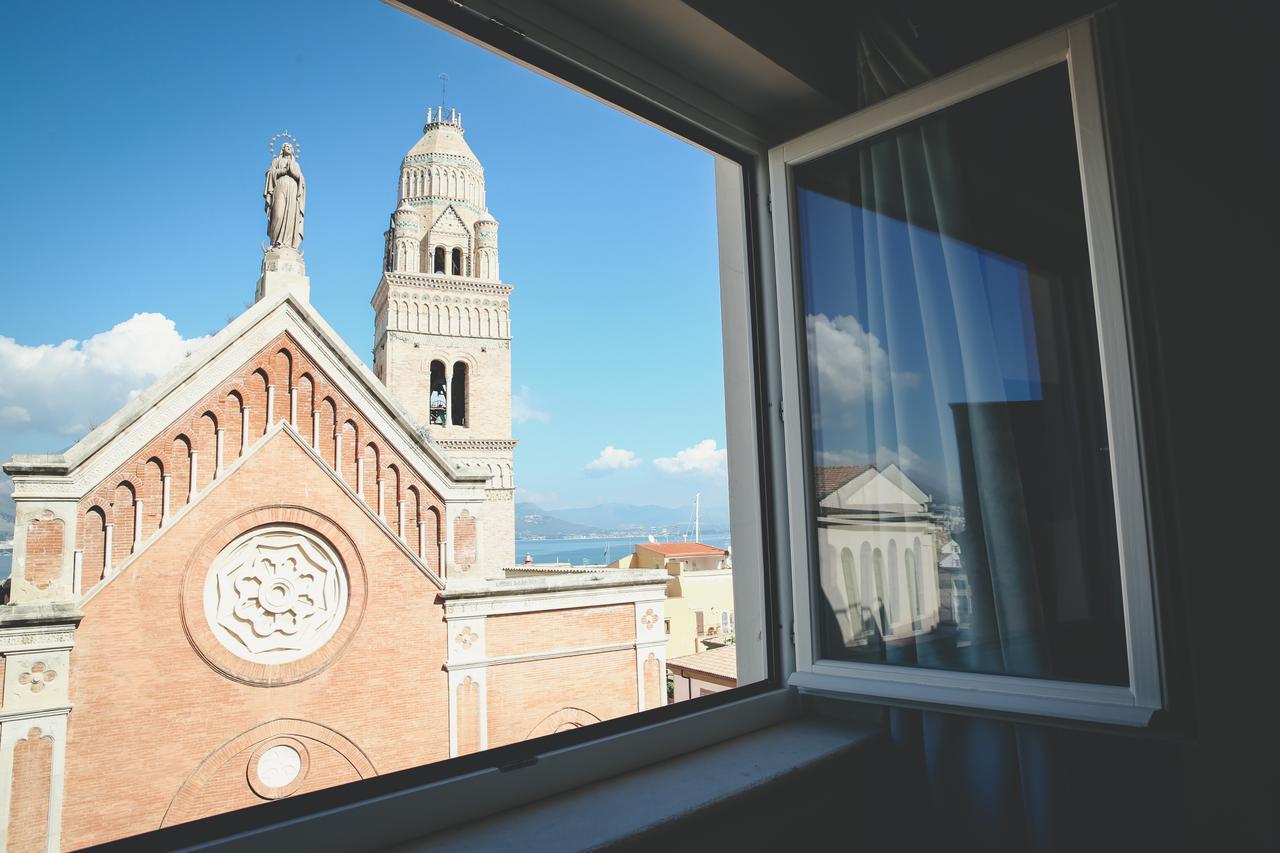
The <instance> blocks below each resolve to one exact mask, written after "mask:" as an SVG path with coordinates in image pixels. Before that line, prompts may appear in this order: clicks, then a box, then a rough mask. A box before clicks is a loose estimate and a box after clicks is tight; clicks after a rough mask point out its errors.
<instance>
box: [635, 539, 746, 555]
mask: <svg viewBox="0 0 1280 853" xmlns="http://www.w3.org/2000/svg"><path fill="white" fill-rule="evenodd" d="M636 547H637V548H643V549H644V550H646V551H653V552H654V553H656V554H661V555H662V556H664V557H709V556H717V557H727V556H729V552H728V551H726V550H725V549H723V548H717V547H715V546H714V545H703V544H702V543H701V542H640V543H638V544H637V545H636Z"/></svg>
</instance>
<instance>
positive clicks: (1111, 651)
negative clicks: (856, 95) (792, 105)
mask: <svg viewBox="0 0 1280 853" xmlns="http://www.w3.org/2000/svg"><path fill="white" fill-rule="evenodd" d="M903 73H908V74H909V73H910V72H909V71H904V72H903ZM1094 75H1095V72H1094V59H1093V55H1092V48H1091V36H1090V31H1089V28H1088V25H1087V24H1081V25H1074V26H1071V27H1069V28H1064V29H1061V30H1058V31H1056V32H1052V33H1050V34H1047V35H1045V36H1042V37H1040V38H1037V39H1035V40H1033V41H1031V42H1027V43H1025V44H1023V45H1021V46H1019V47H1016V48H1013V49H1011V50H1008V51H1006V52H1004V53H1001V54H998V55H996V56H993V57H991V58H989V59H986V60H983V61H981V62H978V63H976V64H974V65H972V66H969V67H967V68H965V69H962V70H960V71H958V72H955V73H953V74H950V75H947V76H944V77H941V78H938V79H934V80H930V81H917V80H911V79H904V80H902V81H899V82H900V84H901V85H900V88H901V89H902V90H903V91H902V94H899V95H897V96H895V97H890V98H888V99H886V100H883V101H881V102H880V103H878V104H876V105H874V106H872V107H869V108H867V109H865V110H862V111H860V112H858V113H855V114H853V115H850V116H848V117H846V118H844V119H841V120H839V121H836V122H834V123H832V124H830V125H828V126H826V127H823V128H821V129H819V130H816V131H813V132H811V133H808V134H806V135H804V136H802V137H799V138H797V139H793V140H791V141H789V142H787V143H785V144H783V145H781V146H779V147H777V148H775V149H773V150H772V151H771V153H770V168H771V176H772V181H771V184H772V197H773V210H774V227H775V241H776V248H777V255H776V257H777V259H778V263H777V273H778V280H779V290H780V294H781V295H780V303H781V311H780V314H781V316H782V323H781V325H782V336H783V339H784V343H783V347H782V352H783V357H784V360H786V359H788V356H790V357H791V358H790V364H784V375H783V382H784V389H785V394H786V402H785V409H786V411H789V412H791V411H794V412H799V413H800V417H798V418H789V419H788V421H787V425H786V444H787V457H788V469H789V486H790V510H791V519H790V523H791V535H792V548H793V555H794V561H795V565H796V566H797V567H801V566H803V567H806V569H805V570H800V569H797V570H796V571H795V573H794V575H793V581H794V586H795V601H796V622H797V631H796V641H797V642H796V645H797V648H796V653H797V672H796V673H795V675H794V676H793V677H792V683H793V684H796V685H798V686H800V687H802V688H805V689H817V690H822V691H829V692H837V693H846V694H852V695H860V696H868V697H880V698H887V699H898V700H910V701H923V702H930V703H939V704H947V705H962V706H968V707H975V708H987V709H998V710H1005V711H1016V712H1022V713H1034V714H1045V715H1052V716H1061V717H1070V718H1079V719H1089V720H1097V721H1107V722H1116V723H1127V724H1134V725H1142V724H1145V723H1146V722H1147V721H1148V719H1149V718H1150V716H1151V714H1152V712H1153V711H1154V710H1155V709H1157V708H1158V707H1160V705H1161V686H1160V684H1161V678H1160V670H1159V663H1158V659H1157V655H1156V637H1155V630H1154V620H1153V615H1152V614H1153V603H1152V591H1151V575H1150V572H1151V569H1150V564H1149V559H1148V551H1147V542H1146V539H1145V530H1146V524H1145V509H1144V501H1143V495H1142V484H1141V482H1140V479H1139V475H1138V473H1137V472H1138V461H1137V457H1138V448H1137V439H1136V431H1135V429H1134V401H1133V396H1132V389H1131V387H1130V382H1131V380H1130V369H1129V363H1128V356H1127V347H1126V330H1125V325H1124V311H1123V308H1122V305H1121V292H1120V281H1119V274H1118V261H1117V252H1116V242H1115V236H1114V233H1113V225H1112V222H1111V207H1110V204H1111V202H1110V198H1111V195H1110V185H1109V177H1108V172H1107V163H1106V159H1105V153H1104V152H1103V151H1102V150H1101V148H1100V146H1101V144H1102V143H1101V132H1100V117H1099V105H1098V92H1097V83H1096V79H1095V76H1094Z"/></svg>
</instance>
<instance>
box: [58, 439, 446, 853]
mask: <svg viewBox="0 0 1280 853" xmlns="http://www.w3.org/2000/svg"><path fill="white" fill-rule="evenodd" d="M275 504H298V505H303V506H307V507H309V508H310V509H311V510H313V511H314V512H316V513H320V514H322V515H325V516H327V517H328V518H330V519H336V520H338V522H339V523H340V524H341V526H342V527H343V529H344V530H345V531H346V534H347V535H348V536H349V537H350V540H351V541H352V542H354V543H355V547H356V548H358V550H359V553H360V556H361V558H362V560H363V564H364V566H365V569H366V572H367V574H368V589H367V599H366V605H365V608H364V615H363V621H362V622H361V623H360V625H359V628H358V630H356V631H355V633H354V634H353V635H352V637H351V640H350V643H349V644H348V645H347V647H346V648H345V649H344V651H343V652H342V654H341V655H340V656H338V657H337V658H336V659H335V660H334V661H333V662H332V663H331V664H330V665H329V666H328V668H326V669H324V670H322V671H321V672H319V673H318V674H316V675H314V676H313V677H310V678H308V679H306V680H304V681H301V682H298V683H296V684H290V685H287V686H276V687H258V686H249V685H247V684H243V683H241V682H238V681H233V680H231V679H229V678H227V677H226V676H224V675H222V674H221V673H219V672H217V671H215V670H214V669H213V668H211V667H210V666H209V665H208V664H206V663H205V662H204V660H203V659H202V658H200V657H199V656H198V655H197V654H196V652H195V651H194V649H193V648H192V646H191V644H190V642H189V641H188V639H187V635H186V633H185V630H184V625H183V622H182V615H181V612H180V608H179V607H177V606H176V605H177V602H178V601H179V600H180V589H181V587H182V579H183V575H184V572H185V571H186V567H187V563H188V561H189V560H190V559H191V555H192V554H193V553H195V552H197V551H198V550H199V548H200V543H201V542H202V541H204V540H205V538H206V537H207V536H209V535H210V534H211V533H212V532H213V531H216V530H218V529H219V528H221V527H222V526H223V525H224V524H226V523H227V522H228V520H229V519H233V518H235V517H236V516H238V515H240V514H241V513H243V512H244V511H245V510H247V509H250V508H253V507H257V506H263V505H275ZM200 570H201V571H203V568H201V569H200ZM436 593H437V589H436V587H435V586H434V584H432V583H431V582H430V581H429V580H428V578H427V577H426V576H425V575H423V574H422V572H421V571H419V570H418V569H417V568H416V567H414V566H413V565H412V564H411V563H410V562H409V560H408V557H406V556H405V555H404V554H403V553H402V552H401V551H400V550H399V548H398V547H396V546H395V544H394V543H393V541H392V540H391V539H390V538H389V537H387V536H386V534H385V533H384V532H383V531H382V529H381V528H379V527H378V526H377V525H376V524H375V522H373V521H372V520H371V519H369V518H368V516H366V515H365V514H364V513H362V512H358V511H355V507H354V503H353V500H352V498H351V497H349V496H348V494H347V493H346V492H344V491H342V490H341V489H340V487H339V486H338V485H337V484H336V483H334V482H333V481H332V480H331V479H330V478H329V476H328V475H327V474H326V473H325V472H324V471H323V470H321V468H320V467H319V466H318V465H317V464H316V462H315V461H314V458H313V457H312V456H310V455H309V454H308V453H307V452H306V451H305V450H304V449H302V448H301V447H299V446H298V445H297V444H296V443H295V442H294V440H293V439H292V438H291V437H289V436H288V435H286V434H280V435H278V436H276V438H275V439H273V441H272V443H271V444H270V445H269V446H267V447H265V448H263V449H262V450H261V451H260V452H259V453H258V454H257V455H255V456H254V457H253V458H251V459H249V460H247V461H246V462H245V464H244V465H243V467H241V468H240V469H238V470H237V471H236V473H234V474H232V475H230V476H228V478H227V480H226V482H224V483H222V484H221V485H220V486H219V487H218V488H217V489H216V490H214V491H213V492H211V493H209V494H208V495H207V496H205V498H204V499H202V501H201V503H200V504H198V505H197V506H195V507H194V508H193V509H192V510H191V511H190V512H189V513H188V514H187V515H186V516H185V517H184V518H182V519H181V520H180V521H176V522H174V523H173V524H172V526H171V527H169V528H168V529H167V530H166V531H165V533H164V535H163V536H161V537H160V538H159V539H158V540H157V541H156V542H155V543H154V544H153V545H152V546H151V547H150V548H148V550H147V551H145V552H143V553H142V554H141V555H140V556H139V557H138V559H136V560H135V561H134V563H133V564H132V567H131V568H130V569H129V571H128V572H127V573H126V574H125V575H123V576H121V577H119V578H117V579H116V580H114V581H113V582H112V583H111V584H109V585H108V586H107V587H105V588H104V589H103V590H102V591H101V592H100V593H99V594H98V595H96V596H95V597H94V598H93V599H91V600H90V601H88V602H87V603H86V604H85V605H84V612H85V617H84V621H83V622H82V623H81V625H80V628H79V630H78V631H77V632H76V646H75V649H74V650H73V652H72V671H73V672H74V673H75V677H74V678H72V679H71V684H70V688H71V701H72V703H73V704H74V705H75V709H76V712H75V713H74V714H73V715H72V718H71V720H70V722H69V725H70V730H69V735H68V745H67V762H66V784H65V801H64V808H63V827H64V830H63V841H64V844H65V845H66V846H67V847H69V848H70V847H80V846H84V845H88V844H92V843H96V842H101V841H106V840H108V839H112V838H119V837H122V836H126V835H131V834H134V833H137V832H140V831H143V830H148V829H154V828H156V827H158V826H159V825H160V822H161V820H162V818H163V817H164V814H165V812H166V810H167V809H168V808H169V805H170V803H171V801H172V800H173V799H174V796H175V794H177V792H178V791H179V789H180V788H181V787H182V785H183V783H184V781H185V780H186V779H187V778H188V777H189V776H190V775H191V774H192V772H193V771H194V770H195V769H196V768H197V767H198V766H199V765H201V763H202V762H204V761H205V759H206V758H207V757H209V756H210V755H211V754H212V753H213V752H215V751H216V750H217V749H218V748H219V747H220V746H222V745H224V744H226V743H227V742H228V741H229V740H231V739H233V738H235V737H236V736H238V735H240V734H241V733H243V732H244V731H245V730H246V729H249V728H250V727H252V726H254V725H257V724H259V723H262V722H264V721H267V720H273V719H276V718H280V717H289V718H293V719H297V720H305V721H309V722H312V723H315V724H317V725H321V726H324V727H326V728H329V729H332V730H333V731H335V732H337V733H339V734H341V735H342V736H343V737H345V738H348V739H349V740H350V741H351V742H353V743H354V744H356V745H357V746H358V747H359V749H360V750H362V751H363V753H364V754H366V755H367V756H368V758H369V760H370V761H371V762H372V764H373V766H375V767H376V768H377V770H378V772H387V771H389V770H397V769H402V768H405V767H410V766H415V765H418V764H423V763H427V762H431V761H437V760H440V759H443V758H445V757H447V756H448V733H449V726H448V692H447V691H448V685H447V680H446V676H445V673H444V672H443V671H442V669H441V665H442V663H443V661H444V660H445V655H446V650H445V636H444V632H443V631H439V632H428V631H424V630H422V626H423V625H427V624H442V620H443V614H442V611H441V605H440V604H439V603H438V601H437V596H436ZM193 618H203V614H195V615H194V616H193ZM122 733H130V734H129V736H127V737H126V736H124V735H122ZM243 769H244V768H243V767H241V768H240V771H238V772H239V779H240V780H241V783H243V784H247V782H246V781H245V776H244V773H243ZM230 772H231V771H228V773H230ZM242 793H243V792H242ZM245 796H248V795H245ZM233 800H234V798H233ZM233 800H228V802H229V803H230V802H232V801H233ZM236 802H239V801H236ZM231 807H232V806H231V805H228V808H231Z"/></svg>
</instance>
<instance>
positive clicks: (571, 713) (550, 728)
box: [524, 708, 600, 740]
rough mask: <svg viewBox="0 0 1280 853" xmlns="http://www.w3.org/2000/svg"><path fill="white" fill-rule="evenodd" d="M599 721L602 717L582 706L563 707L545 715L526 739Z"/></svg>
mask: <svg viewBox="0 0 1280 853" xmlns="http://www.w3.org/2000/svg"><path fill="white" fill-rule="evenodd" d="M598 722H600V718H599V717H597V716H596V715H595V714H593V713H591V712H590V711H584V710H582V709H581V708H561V709H560V710H559V711H556V712H555V713H554V714H549V715H548V716H546V717H544V718H543V720H542V722H540V723H538V724H537V725H536V726H534V727H533V728H532V729H531V730H530V731H529V734H527V735H525V738H524V739H525V740H530V739H532V738H535V737H542V736H543V735H549V734H554V733H555V732H562V731H564V730H566V729H578V728H582V727H583V726H589V725H591V724H592V723H598Z"/></svg>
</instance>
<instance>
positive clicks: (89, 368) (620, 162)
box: [0, 0, 726, 514]
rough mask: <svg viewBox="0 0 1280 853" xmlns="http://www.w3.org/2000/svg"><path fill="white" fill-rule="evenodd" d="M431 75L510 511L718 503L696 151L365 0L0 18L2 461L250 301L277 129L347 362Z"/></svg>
mask: <svg viewBox="0 0 1280 853" xmlns="http://www.w3.org/2000/svg"><path fill="white" fill-rule="evenodd" d="M161 10H162V11H161ZM441 72H447V73H448V74H449V76H450V82H449V99H448V100H449V101H450V103H451V104H452V105H453V106H455V107H457V108H458V109H460V110H461V111H462V113H463V116H464V125H465V128H466V132H467V139H468V141H469V142H470V144H471V146H472V148H473V149H474V150H475V152H476V154H477V156H478V157H479V158H480V159H481V161H482V162H483V163H484V165H485V170H486V185H487V191H488V201H489V206H490V210H491V212H492V213H493V214H494V215H495V217H496V218H497V219H498V220H499V222H500V223H501V227H502V231H501V251H502V260H501V263H502V272H503V277H504V279H505V280H506V281H508V283H511V284H514V285H515V286H516V290H515V292H514V294H513V297H512V331H513V335H514V342H513V348H512V363H513V386H514V387H513V392H514V393H515V394H516V395H517V410H518V411H520V412H521V413H522V418H521V420H519V421H518V422H517V423H516V424H515V433H516V437H517V438H518V439H520V441H521V445H520V448H519V450H518V451H517V469H516V480H517V485H518V486H519V487H520V489H521V495H520V497H521V498H523V499H533V500H536V501H539V502H541V503H543V505H544V506H546V507H548V508H554V507H558V506H581V505H589V504H592V503H595V502H600V501H624V502H632V503H658V504H665V505H680V504H684V503H686V502H691V501H692V498H693V494H694V492H695V491H701V492H702V493H703V501H704V506H706V507H707V509H708V512H709V513H711V514H714V513H715V512H716V511H717V509H718V508H722V507H723V506H724V504H725V502H726V496H725V492H726V488H725V479H724V475H723V447H724V440H725V438H724V407H723V379H722V364H721V350H720V346H721V336H720V325H719V324H720V317H719V295H718V285H717V282H718V272H717V258H716V242H715V214H714V180H713V170H712V158H711V155H709V154H707V153H706V152H704V151H702V150H700V149H697V148H694V147H693V146H691V145H688V144H687V143H684V142H682V141H680V140H677V139H675V138H673V137H671V136H669V135H667V134H665V133H663V132H661V131H658V130H655V129H653V128H651V127H648V126H646V125H644V124H642V123H641V122H639V121H636V120H634V119H632V118H630V117H628V116H626V115H623V114H621V113H619V112H617V111H615V110H613V109H611V108H609V107H606V106H603V105H601V104H598V103H597V102H595V101H592V100H590V99H588V98H586V97H584V96H582V95H579V94H577V93H574V92H572V91H570V90H568V89H566V88H564V87H562V86H561V85H559V84H557V83H555V82H552V81H549V80H546V79H544V78H542V77H540V76H538V75H536V74H533V73H531V72H529V71H526V70H525V69H523V68H520V67H518V66H516V65H514V64H512V63H510V62H507V61H506V60H504V59H501V58H499V57H497V56H494V55H492V54H490V53H488V52H486V51H484V50H482V49H480V48H477V47H474V46H472V45H470V44H468V43H466V42H464V41H462V40H460V39H457V38H455V37H453V36H450V35H448V34H447V33H444V32H443V31H440V30H437V29H435V28H434V27H432V26H430V25H428V24H425V23H423V22H421V21H419V20H417V19H415V18H412V17H410V16H407V15H405V14H404V13H401V12H399V11H397V10H395V9H392V8H390V7H388V6H385V5H383V4H382V3H378V2H374V0H367V2H294V0H280V1H279V2H272V3H258V2H245V1H244V0H237V2H227V3H221V4H198V5H195V4H193V5H191V6H187V5H184V4H169V5H165V6H157V5H156V4H154V3H132V2H117V3H111V4H89V3H81V2H46V3H13V4H4V6H3V8H0V75H2V78H3V79H4V80H5V81H6V85H5V86H4V87H2V88H0V110H2V111H3V115H4V116H5V125H6V128H7V132H6V133H5V134H4V135H3V137H0V146H2V147H0V151H2V152H3V156H0V184H2V185H3V186H4V187H5V193H4V198H3V201H2V202H0V458H7V457H8V456H9V455H10V454H12V453H27V452H44V451H50V450H61V449H63V448H65V447H66V446H68V445H70V444H71V443H72V442H73V441H74V440H75V439H76V438H78V437H79V436H78V435H77V434H76V432H77V430H80V429H83V428H84V427H85V426H86V425H87V424H89V423H92V422H94V421H97V420H101V419H103V418H105V417H106V416H108V415H109V414H110V413H111V411H113V410H114V409H115V408H117V407H118V406H119V405H120V404H121V403H122V402H123V401H124V399H125V398H126V397H127V396H128V393H130V391H132V390H134V389H135V386H139V385H141V386H145V385H146V384H148V381H149V379H150V378H151V377H152V375H153V372H154V371H156V370H159V369H161V366H162V365H163V363H164V362H165V361H166V360H172V359H173V358H174V357H176V356H175V355H174V353H175V352H179V351H180V350H181V349H182V346H183V341H184V340H186V339H192V338H198V337H200V336H203V335H207V334H209V333H211V332H214V331H216V330H217V329H219V328H221V327H222V326H223V325H225V323H226V322H227V321H228V319H229V318H231V317H233V316H235V315H237V314H239V313H240V312H241V311H242V310H243V309H244V308H245V307H246V306H247V304H248V303H249V302H250V301H251V300H252V297H253V286H254V281H255V279H256V277H257V273H258V263H259V259H260V257H261V248H260V244H261V241H262V239H263V237H264V218H263V213H262V200H261V191H262V173H263V170H264V169H265V167H266V164H267V161H268V153H267V142H268V140H269V139H270V137H271V136H272V135H273V134H274V133H276V132H278V131H280V130H282V129H284V128H288V130H289V131H290V132H291V133H293V134H294V135H296V136H297V137H298V139H299V140H300V142H301V146H302V156H301V163H302V166H303V169H304V170H305V173H306V176H307V189H308V198H307V231H306V234H307V238H306V242H305V243H304V244H303V249H304V250H305V252H306V257H307V266H308V273H309V274H310V276H311V280H312V302H313V303H314V304H315V305H316V307H317V308H318V309H319V310H320V311H321V312H322V313H323V314H324V316H325V317H326V318H327V319H328V320H329V322H330V323H331V324H332V325H333V326H334V327H335V328H336V329H337V330H338V332H339V333H340V334H341V335H342V336H343V337H344V338H345V339H346V340H347V342H348V343H349V344H350V345H351V347H352V348H353V349H354V350H355V351H356V352H357V353H359V354H360V355H362V356H363V357H364V358H365V359H366V361H368V360H370V350H371V347H372V344H373V341H372V332H373V316H372V310H371V308H370V307H369V299H370V297H371V296H372V294H373V290H374V288H375V286H376V285H377V281H378V275H379V268H380V262H381V253H382V232H383V229H384V228H385V226H386V222H387V217H388V215H389V213H390V212H391V210H392V208H393V207H394V204H395V191H396V180H397V174H398V167H399V163H400V160H401V158H402V157H403V156H404V153H405V152H406V151H407V150H408V149H409V147H410V146H412V144H413V143H414V142H415V141H416V140H417V138H418V136H419V135H420V133H421V127H422V118H423V113H424V110H425V108H426V107H427V106H428V105H430V104H434V103H437V102H438V101H439V98H440V82H439V80H438V79H437V77H438V75H439V74H440V73H441ZM136 314H145V315H148V316H146V317H144V318H142V319H140V320H131V318H133V317H134V315H136ZM151 315H156V316H151ZM122 323H123V324H125V326H123V327H120V328H118V329H117V328H116V327H118V326H119V324H122ZM170 323H171V325H170ZM113 329H116V331H115V332H112V330H113ZM95 336H96V337H95ZM6 339H7V340H6ZM68 340H70V341H71V343H67V344H63V343H62V342H64V341H68ZM139 341H142V342H143V343H142V344H141V345H139V344H138V342H139ZM60 344H61V346H58V345H60ZM112 354H114V355H115V356H116V358H117V359H118V358H123V359H124V360H125V362H126V363H125V366H123V367H120V366H117V367H114V368H112V367H107V366H104V365H105V364H107V362H106V361H105V360H104V356H106V355H112ZM117 365H118V361H117ZM6 386H7V387H6ZM708 442H712V444H709V443H708ZM605 448H612V451H611V452H609V453H604V454H603V455H601V453H602V451H604V450H605ZM681 451H684V455H681ZM628 453H629V454H630V455H627V454H628ZM664 460H665V461H664ZM593 463H594V465H593Z"/></svg>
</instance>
